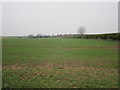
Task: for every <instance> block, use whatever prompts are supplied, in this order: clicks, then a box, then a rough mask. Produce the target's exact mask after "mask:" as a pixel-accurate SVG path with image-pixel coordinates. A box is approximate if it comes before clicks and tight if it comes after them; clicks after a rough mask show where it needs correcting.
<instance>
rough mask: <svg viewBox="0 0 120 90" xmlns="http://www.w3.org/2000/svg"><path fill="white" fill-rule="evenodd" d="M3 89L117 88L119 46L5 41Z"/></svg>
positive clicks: (104, 42)
mask: <svg viewBox="0 0 120 90" xmlns="http://www.w3.org/2000/svg"><path fill="white" fill-rule="evenodd" d="M2 44H3V45H2V73H3V77H2V78H3V80H2V86H3V88H117V87H118V42H117V41H112V40H97V39H72V38H70V39H66V38H65V39H62V38H52V39H51V38H14V37H13V38H12V37H11V38H9V37H4V38H3V39H2Z"/></svg>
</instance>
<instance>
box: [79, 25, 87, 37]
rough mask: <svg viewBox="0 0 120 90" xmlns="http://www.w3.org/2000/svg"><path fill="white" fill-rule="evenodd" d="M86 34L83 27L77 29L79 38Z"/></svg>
mask: <svg viewBox="0 0 120 90" xmlns="http://www.w3.org/2000/svg"><path fill="white" fill-rule="evenodd" d="M85 32H86V28H85V27H84V26H80V27H79V29H78V34H80V36H83V35H84V34H85Z"/></svg>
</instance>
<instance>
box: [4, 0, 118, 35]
mask: <svg viewBox="0 0 120 90" xmlns="http://www.w3.org/2000/svg"><path fill="white" fill-rule="evenodd" d="M2 26H3V27H2V30H3V31H2V33H3V35H28V34H34V35H36V34H38V33H40V34H65V33H66V34H70V33H71V34H72V33H77V31H78V28H79V27H80V26H84V27H85V28H86V33H110V32H118V3H117V2H4V3H3V6H2Z"/></svg>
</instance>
